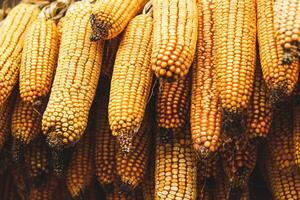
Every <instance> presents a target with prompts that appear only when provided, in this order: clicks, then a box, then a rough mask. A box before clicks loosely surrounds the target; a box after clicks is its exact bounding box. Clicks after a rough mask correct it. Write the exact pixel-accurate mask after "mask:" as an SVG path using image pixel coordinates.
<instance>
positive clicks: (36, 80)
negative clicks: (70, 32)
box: [19, 17, 58, 103]
mask: <svg viewBox="0 0 300 200" xmlns="http://www.w3.org/2000/svg"><path fill="white" fill-rule="evenodd" d="M57 55H58V32H57V26H56V23H55V21H54V20H52V19H47V18H45V17H39V18H38V19H36V20H35V21H34V22H33V23H32V25H31V27H30V29H29V31H28V32H27V34H26V36H25V41H24V46H23V53H22V59H21V67H20V76H19V82H20V96H21V98H22V100H23V101H25V102H30V103H34V102H36V101H38V100H40V99H41V98H43V97H46V96H47V95H48V94H49V92H50V88H51V83H52V79H53V76H54V72H55V68H56V63H57Z"/></svg>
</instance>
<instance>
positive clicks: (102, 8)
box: [90, 0, 147, 41]
mask: <svg viewBox="0 0 300 200" xmlns="http://www.w3.org/2000/svg"><path fill="white" fill-rule="evenodd" d="M146 2H147V0H132V1H107V0H100V1H98V2H97V3H96V4H95V7H94V9H93V13H92V15H91V25H92V29H93V33H92V34H91V37H90V38H91V40H92V41H97V40H100V39H106V40H107V39H112V38H114V37H116V36H117V35H118V34H120V33H121V32H122V31H123V30H124V29H125V27H126V25H127V24H128V22H129V21H130V20H131V19H132V18H133V17H134V16H135V15H136V14H137V13H138V12H139V11H140V10H141V9H142V7H143V6H144V5H145V4H146Z"/></svg>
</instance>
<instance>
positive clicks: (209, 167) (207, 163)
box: [197, 154, 220, 178]
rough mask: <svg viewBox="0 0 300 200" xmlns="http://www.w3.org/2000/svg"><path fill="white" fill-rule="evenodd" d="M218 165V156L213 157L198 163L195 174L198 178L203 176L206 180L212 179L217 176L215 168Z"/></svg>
mask: <svg viewBox="0 0 300 200" xmlns="http://www.w3.org/2000/svg"><path fill="white" fill-rule="evenodd" d="M218 165H220V163H219V155H218V154H216V155H213V156H210V157H207V158H206V159H202V160H199V161H198V164H197V172H198V174H199V176H200V175H201V176H204V177H206V178H214V177H216V176H217V166H218Z"/></svg>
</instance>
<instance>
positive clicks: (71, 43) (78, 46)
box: [42, 1, 103, 148]
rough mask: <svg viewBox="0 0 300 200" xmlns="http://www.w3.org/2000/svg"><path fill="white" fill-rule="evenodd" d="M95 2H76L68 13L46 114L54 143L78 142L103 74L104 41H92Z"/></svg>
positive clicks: (60, 145)
mask: <svg viewBox="0 0 300 200" xmlns="http://www.w3.org/2000/svg"><path fill="white" fill-rule="evenodd" d="M92 8H93V4H91V3H89V2H87V1H81V2H76V3H74V4H73V5H72V6H71V7H70V8H69V9H68V12H67V14H66V16H65V22H64V26H63V31H62V32H63V34H62V42H61V45H60V51H59V58H58V66H57V69H56V74H55V78H54V82H53V86H52V89H51V95H50V99H49V103H48V105H47V108H46V111H45V113H44V115H43V120H42V129H43V132H44V133H45V134H46V135H47V137H48V143H49V144H50V146H52V147H57V148H63V147H68V146H71V145H73V144H74V143H76V142H77V141H78V140H79V139H80V137H81V135H82V134H83V133H84V131H85V129H86V126H87V120H88V113H89V110H90V107H91V104H92V101H93V99H94V95H95V92H96V88H97V83H98V79H99V75H100V68H101V67H100V65H101V58H102V50H103V49H102V43H101V42H99V43H98V42H97V43H94V42H91V41H90V40H89V36H90V34H91V32H92V30H91V28H90V26H89V22H88V21H89V16H90V14H91V12H92Z"/></svg>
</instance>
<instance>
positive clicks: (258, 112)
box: [246, 61, 272, 139]
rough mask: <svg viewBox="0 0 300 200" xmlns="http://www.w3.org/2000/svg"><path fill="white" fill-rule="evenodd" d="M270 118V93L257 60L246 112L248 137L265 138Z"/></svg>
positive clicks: (269, 125)
mask: <svg viewBox="0 0 300 200" xmlns="http://www.w3.org/2000/svg"><path fill="white" fill-rule="evenodd" d="M271 120H272V110H271V101H270V93H269V90H268V88H267V86H266V83H265V81H264V79H263V77H262V71H261V68H260V64H259V61H257V66H256V68H255V75H254V83H253V93H252V97H251V100H250V103H249V106H248V108H247V112H246V135H247V137H248V138H250V139H254V138H265V137H267V135H268V133H269V129H270V127H271Z"/></svg>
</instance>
